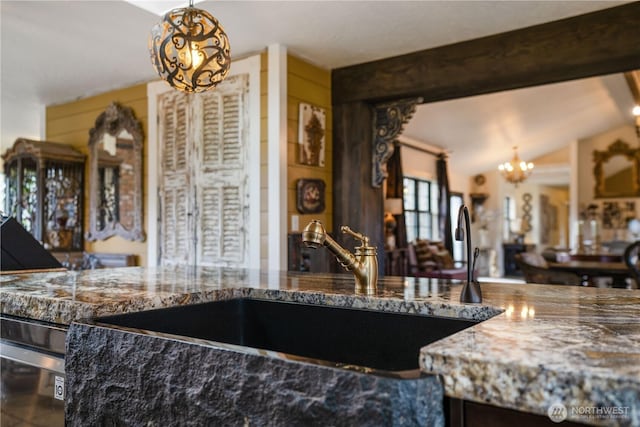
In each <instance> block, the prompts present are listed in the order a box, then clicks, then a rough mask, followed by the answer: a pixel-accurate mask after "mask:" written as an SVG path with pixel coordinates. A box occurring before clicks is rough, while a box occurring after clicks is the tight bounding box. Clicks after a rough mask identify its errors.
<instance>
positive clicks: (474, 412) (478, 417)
mask: <svg viewBox="0 0 640 427" xmlns="http://www.w3.org/2000/svg"><path fill="white" fill-rule="evenodd" d="M444 410H445V420H446V421H445V425H446V426H447V427H513V426H518V427H552V426H566V427H579V426H585V425H586V424H581V423H576V422H572V421H566V420H565V421H562V422H560V423H557V422H554V421H551V419H550V418H549V417H547V416H545V415H537V414H530V413H528V412H521V411H516V410H514V409H508V408H500V407H498V406H493V405H487V404H484V403H476V402H471V401H468V400H461V399H455V398H449V397H445V399H444Z"/></svg>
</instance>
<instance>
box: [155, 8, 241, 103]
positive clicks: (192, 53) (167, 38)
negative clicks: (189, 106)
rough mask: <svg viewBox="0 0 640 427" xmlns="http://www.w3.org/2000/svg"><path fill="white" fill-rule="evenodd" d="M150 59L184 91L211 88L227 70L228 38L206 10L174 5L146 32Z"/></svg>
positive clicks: (174, 85)
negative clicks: (174, 6) (173, 7)
mask: <svg viewBox="0 0 640 427" xmlns="http://www.w3.org/2000/svg"><path fill="white" fill-rule="evenodd" d="M149 53H150V54H151V62H152V63H153V66H154V67H155V69H156V71H157V73H158V74H159V75H160V77H161V78H162V79H163V80H165V81H167V83H169V84H170V85H171V86H173V87H174V88H176V89H178V90H181V91H183V92H190V93H193V92H204V91H206V90H209V89H213V88H214V87H216V85H218V84H219V83H220V82H221V81H223V80H224V79H225V77H227V74H229V68H230V65H231V54H230V47H229V39H228V37H227V35H226V33H225V32H224V29H223V28H222V25H220V23H219V22H218V20H217V19H216V18H214V17H213V16H212V15H211V14H210V13H209V12H207V11H205V10H202V9H197V8H195V7H193V0H189V7H184V8H178V9H173V10H170V11H169V12H167V13H166V14H165V15H164V18H163V19H162V21H161V22H159V23H157V24H156V25H154V27H153V28H152V29H151V34H150V36H149Z"/></svg>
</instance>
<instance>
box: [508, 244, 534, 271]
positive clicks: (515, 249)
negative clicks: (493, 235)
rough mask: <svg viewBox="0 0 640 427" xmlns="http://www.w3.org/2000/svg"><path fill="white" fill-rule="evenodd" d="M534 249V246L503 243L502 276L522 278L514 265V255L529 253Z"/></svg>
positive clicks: (516, 265)
mask: <svg viewBox="0 0 640 427" xmlns="http://www.w3.org/2000/svg"><path fill="white" fill-rule="evenodd" d="M535 249H536V245H528V244H524V243H503V244H502V251H503V261H504V275H505V276H522V271H520V267H518V264H516V260H515V256H516V254H519V253H522V252H531V251H534V250H535Z"/></svg>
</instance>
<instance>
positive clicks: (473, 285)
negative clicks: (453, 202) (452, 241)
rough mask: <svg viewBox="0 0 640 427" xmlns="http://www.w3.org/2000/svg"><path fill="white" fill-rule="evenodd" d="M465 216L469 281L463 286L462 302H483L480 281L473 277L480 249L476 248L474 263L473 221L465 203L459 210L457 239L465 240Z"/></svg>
mask: <svg viewBox="0 0 640 427" xmlns="http://www.w3.org/2000/svg"><path fill="white" fill-rule="evenodd" d="M463 217H464V222H465V230H466V235H467V283H465V284H464V286H463V287H462V292H461V293H460V302H463V303H481V302H482V292H481V291H480V283H478V282H477V281H476V280H474V278H473V270H474V269H475V266H476V259H477V258H478V254H479V253H480V250H479V249H478V248H476V249H475V251H474V254H473V264H472V263H471V221H469V209H467V207H466V206H465V205H462V206H460V209H459V210H458V226H457V227H456V240H458V241H460V242H461V241H463V240H464V236H465V230H463V229H462V227H461V225H460V224H461V223H462V220H463Z"/></svg>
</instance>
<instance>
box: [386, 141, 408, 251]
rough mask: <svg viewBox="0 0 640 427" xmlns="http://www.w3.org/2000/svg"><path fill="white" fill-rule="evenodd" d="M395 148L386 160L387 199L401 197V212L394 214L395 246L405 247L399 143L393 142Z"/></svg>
mask: <svg viewBox="0 0 640 427" xmlns="http://www.w3.org/2000/svg"><path fill="white" fill-rule="evenodd" d="M394 146H395V149H394V150H393V154H392V155H391V157H390V158H389V161H388V162H387V172H388V176H387V199H395V198H397V199H401V200H402V213H401V214H399V215H394V218H395V219H396V223H397V224H398V225H397V226H396V230H395V236H396V247H398V248H406V247H407V225H406V223H405V221H404V183H403V178H404V177H403V174H402V161H401V158H400V144H398V143H397V142H395V143H394Z"/></svg>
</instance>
